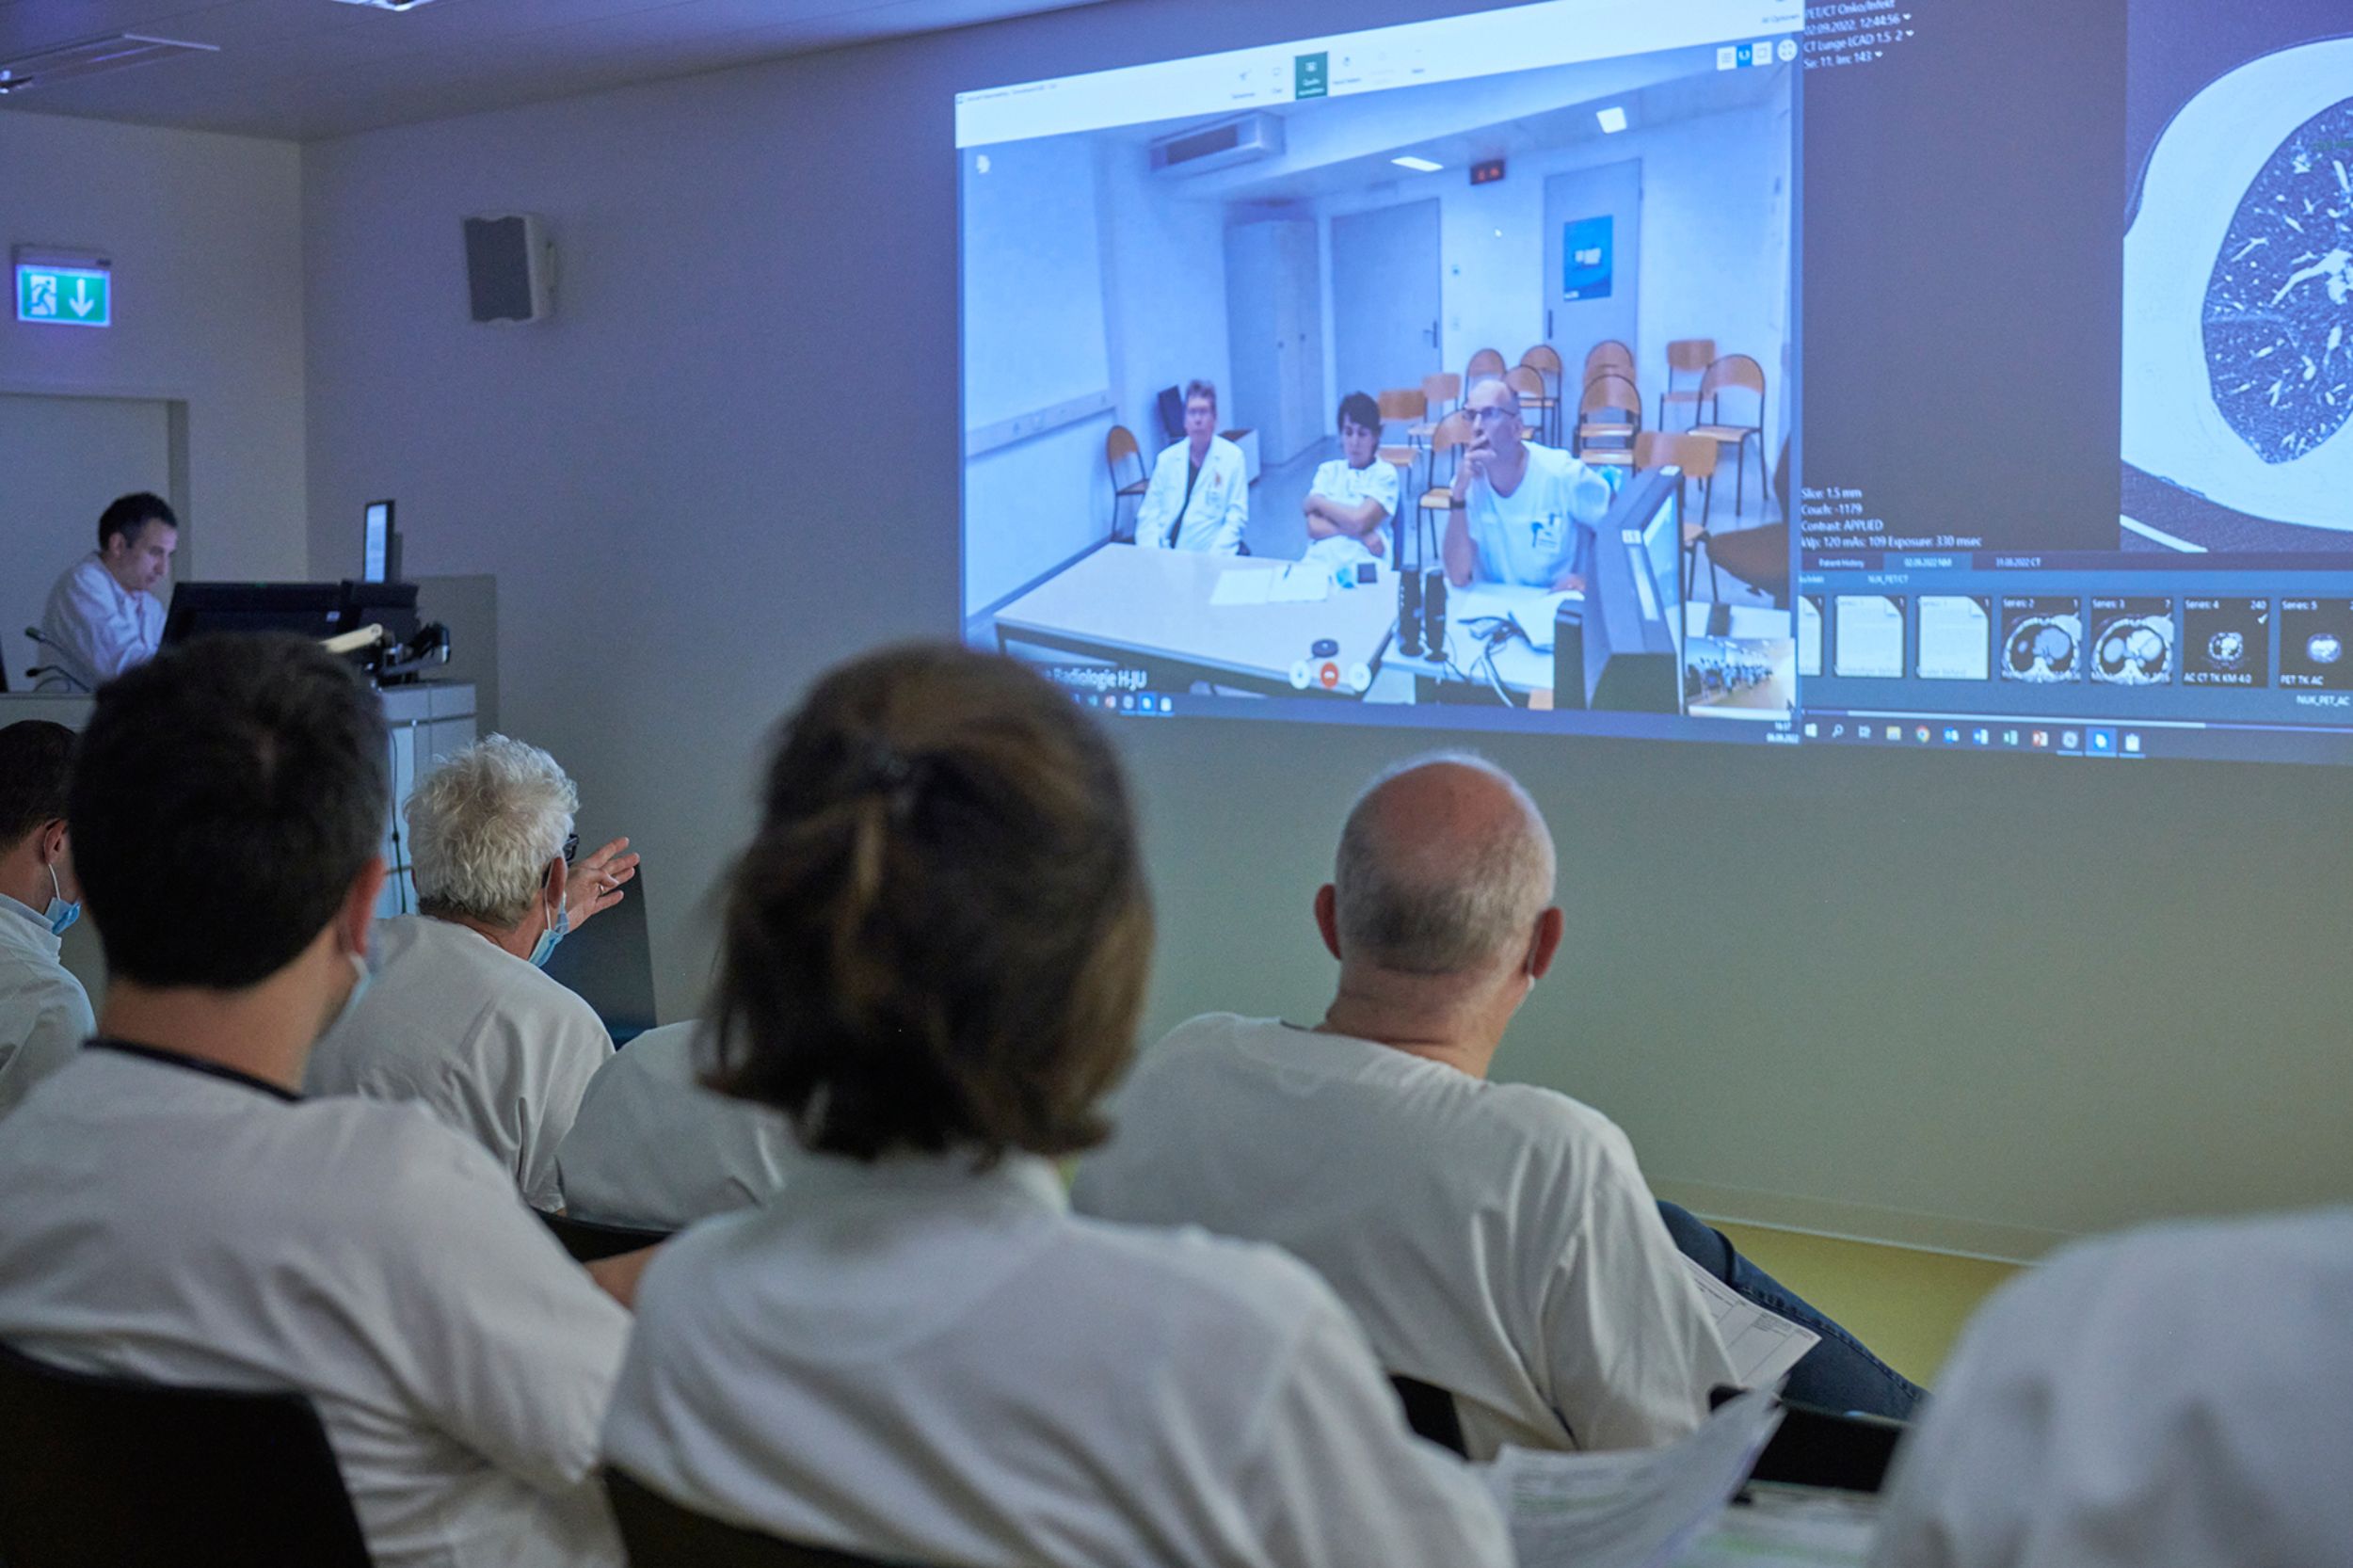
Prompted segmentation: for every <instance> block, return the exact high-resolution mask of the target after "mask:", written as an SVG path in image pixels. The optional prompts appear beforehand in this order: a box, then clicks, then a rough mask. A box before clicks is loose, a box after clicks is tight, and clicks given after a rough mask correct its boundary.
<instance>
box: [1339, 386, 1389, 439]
mask: <svg viewBox="0 0 2353 1568" xmlns="http://www.w3.org/2000/svg"><path fill="white" fill-rule="evenodd" d="M1340 423H1341V424H1353V425H1356V426H1357V427H1358V428H1360V429H1365V430H1378V429H1380V428H1381V405H1380V404H1378V403H1376V402H1374V401H1373V398H1372V393H1370V392H1350V393H1349V394H1348V395H1347V396H1346V397H1343V398H1341V399H1340Z"/></svg>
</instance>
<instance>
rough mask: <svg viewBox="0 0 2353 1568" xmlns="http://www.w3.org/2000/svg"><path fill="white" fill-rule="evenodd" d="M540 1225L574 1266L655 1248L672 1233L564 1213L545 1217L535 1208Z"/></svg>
mask: <svg viewBox="0 0 2353 1568" xmlns="http://www.w3.org/2000/svg"><path fill="white" fill-rule="evenodd" d="M533 1212H534V1213H537V1214H539V1220H540V1223H541V1224H545V1225H546V1226H547V1227H548V1229H549V1230H551V1231H552V1232H553V1233H554V1235H555V1239H556V1240H558V1241H561V1242H563V1243H564V1250H565V1251H566V1252H568V1253H569V1254H571V1256H572V1261H573V1262H575V1263H594V1262H596V1261H597V1260H598V1259H599V1258H601V1257H618V1256H621V1254H623V1253H625V1252H635V1251H637V1249H638V1248H640V1247H651V1246H657V1245H659V1244H660V1243H662V1242H664V1241H666V1240H669V1239H670V1238H671V1236H673V1235H674V1234H676V1233H675V1232H672V1231H667V1230H642V1229H640V1228H638V1227H637V1226H635V1225H608V1224H600V1223H599V1222H597V1221H595V1220H575V1219H573V1218H572V1217H571V1216H570V1215H568V1214H546V1213H540V1212H539V1211H538V1210H537V1209H534V1210H533Z"/></svg>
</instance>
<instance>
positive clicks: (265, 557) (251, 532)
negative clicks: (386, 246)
mask: <svg viewBox="0 0 2353 1568" xmlns="http://www.w3.org/2000/svg"><path fill="white" fill-rule="evenodd" d="M301 222H302V184H301V152H300V150H299V149H297V148H296V147H295V146H294V145H293V144H292V143H288V142H274V141H259V140H254V139H251V138H249V137H244V136H215V135H211V134H209V133H204V132H196V131H166V130H157V129H154V128H152V127H148V126H140V125H115V124H109V123H105V122H104V121H99V120H72V119H65V118H61V117H57V116H52V115H36V114H20V113H16V112H13V111H11V112H9V113H7V114H0V224H4V225H5V226H6V229H7V232H6V234H5V235H0V238H5V240H6V241H7V243H8V244H9V245H11V246H13V245H49V246H65V247H73V248H87V249H93V250H99V251H103V252H104V253H105V254H106V255H108V256H110V257H111V258H112V259H113V262H114V295H115V297H114V318H115V325H114V326H112V327H110V328H106V329H104V331H98V330H86V329H76V328H64V327H40V326H34V325H31V324H27V323H21V322H18V321H17V320H16V319H15V316H16V312H15V309H14V307H13V304H11V305H10V307H9V308H8V310H7V312H5V313H0V391H8V392H66V393H80V394H101V395H107V396H116V397H143V398H164V399H171V400H179V401H184V403H185V404H186V407H187V453H186V457H187V482H186V494H185V500H186V503H187V506H186V511H185V515H184V518H183V519H182V521H183V522H184V524H185V526H184V529H183V532H182V536H181V561H180V570H179V573H178V575H179V576H180V577H182V578H188V577H191V576H202V577H206V578H254V579H266V578H285V577H299V576H301V575H302V572H303V570H304V567H305V561H306V557H307V554H308V551H309V548H310V539H309V532H308V529H307V527H306V525H305V520H304V514H305V507H306V506H307V504H308V502H309V493H308V485H307V480H306V472H305V431H304V424H303V417H304V416H303V375H304V369H303V352H302V326H303V296H304V288H303V262H302V239H301ZM9 287H10V288H11V290H13V288H14V283H13V280H11V282H10V285H9ZM5 521H6V525H7V526H9V527H21V526H40V525H45V524H37V523H32V522H30V521H29V520H13V519H11V520H5ZM347 521H348V523H349V531H350V533H351V535H352V536H353V538H354V539H355V540H356V539H357V537H358V536H359V512H358V510H357V508H354V509H353V510H352V511H351V514H350V516H349V519H348V520H347ZM97 523H98V516H97V514H96V513H95V512H92V513H91V514H90V515H89V516H88V517H87V518H71V519H59V520H56V526H57V527H59V528H60V529H65V530H68V531H70V532H71V533H72V535H73V536H74V537H75V540H76V541H77V545H78V548H82V549H87V548H88V547H89V544H90V543H91V542H92V541H94V539H95V536H96V530H97ZM355 549H356V545H355ZM8 630H9V631H11V632H13V631H14V628H9V629H8ZM16 642H17V643H18V644H22V642H23V639H22V638H21V637H19V638H17V639H16ZM11 653H13V649H12V650H11Z"/></svg>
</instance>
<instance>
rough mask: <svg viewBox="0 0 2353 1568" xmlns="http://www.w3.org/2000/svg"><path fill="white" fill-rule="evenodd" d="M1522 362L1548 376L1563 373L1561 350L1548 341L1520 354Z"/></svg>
mask: <svg viewBox="0 0 2353 1568" xmlns="http://www.w3.org/2000/svg"><path fill="white" fill-rule="evenodd" d="M1520 363H1522V364H1524V365H1526V366H1528V368H1529V369H1530V370H1538V371H1542V372H1544V373H1545V375H1546V376H1558V375H1560V374H1561V351H1560V350H1559V349H1557V348H1555V347H1553V346H1552V344H1548V343H1540V344H1537V345H1536V346H1535V347H1533V348H1531V349H1529V351H1528V352H1527V353H1525V354H1523V355H1521V356H1520Z"/></svg>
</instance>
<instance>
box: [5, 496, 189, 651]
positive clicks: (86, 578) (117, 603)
mask: <svg viewBox="0 0 2353 1568" xmlns="http://www.w3.org/2000/svg"><path fill="white" fill-rule="evenodd" d="M179 548H180V520H179V518H178V517H176V516H175V515H173V513H172V510H171V504H170V503H168V502H167V501H166V500H164V498H163V497H162V496H159V495H150V494H149V493H148V492H146V491H145V490H140V491H138V492H136V493H135V494H132V495H125V496H118V497H117V498H116V499H115V500H114V501H112V502H111V503H109V504H107V507H106V509H105V510H104V512H101V513H100V514H99V515H98V548H97V550H95V551H93V552H91V553H89V554H88V555H85V556H83V557H82V559H81V560H80V562H79V563H77V564H76V565H74V566H73V567H72V568H69V569H68V570H67V571H66V574H65V575H64V576H62V577H60V578H58V579H57V582H56V586H55V587H53V588H51V589H50V590H49V600H48V602H47V603H46V604H45V605H43V606H42V607H41V613H40V634H41V640H42V642H43V643H44V644H45V645H46V646H45V647H44V648H43V649H42V654H43V657H44V658H45V659H46V661H47V663H48V665H49V668H50V671H51V673H50V674H48V675H45V676H43V677H42V678H41V681H40V685H41V689H42V690H44V691H72V692H94V691H96V690H97V689H98V688H99V686H100V684H101V683H103V682H104V681H108V680H113V679H114V678H115V677H116V676H118V675H120V674H121V673H122V672H123V671H124V670H127V669H129V668H130V667H131V666H132V665H133V664H140V663H142V662H144V661H146V660H149V659H152V658H153V657H155V650H156V648H159V647H160V646H162V643H163V635H164V604H163V600H160V599H158V598H157V597H156V594H155V590H156V588H157V586H158V585H159V584H162V582H163V581H164V579H165V578H166V577H168V576H169V575H170V572H171V555H172V552H173V551H175V550H177V549H179Z"/></svg>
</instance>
